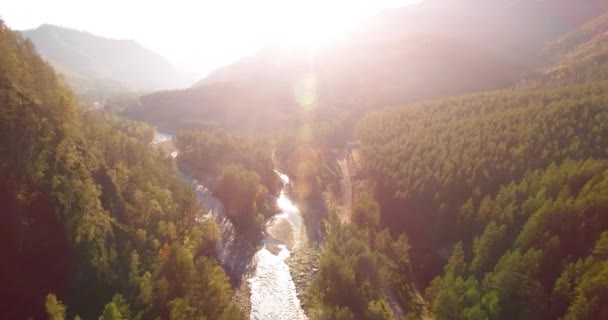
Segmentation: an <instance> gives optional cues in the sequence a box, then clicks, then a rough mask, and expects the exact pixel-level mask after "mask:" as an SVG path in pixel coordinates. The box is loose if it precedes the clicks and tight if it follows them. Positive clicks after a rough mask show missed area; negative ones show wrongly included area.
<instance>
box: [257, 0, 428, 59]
mask: <svg viewBox="0 0 608 320" xmlns="http://www.w3.org/2000/svg"><path fill="white" fill-rule="evenodd" d="M419 2H422V0H392V1H374V0H359V1H357V0H350V1H343V0H334V1H327V0H326V1H321V0H309V1H285V0H283V1H280V2H276V3H275V4H274V9H273V10H266V12H264V13H262V14H261V17H263V19H265V20H266V21H268V22H269V23H272V25H273V27H271V28H268V30H267V31H268V34H270V35H272V36H271V38H272V39H271V40H272V41H273V42H275V43H276V44H278V45H281V46H287V47H305V48H313V47H316V46H318V45H320V44H322V43H324V42H329V41H331V40H333V39H335V38H337V37H340V36H342V35H343V34H344V33H345V32H348V31H349V30H350V29H352V28H353V27H354V26H355V25H356V24H357V23H358V22H360V21H361V20H363V19H365V18H366V17H368V16H370V15H371V14H373V13H375V12H377V11H380V10H382V9H384V8H387V7H399V6H405V5H408V4H414V3H419ZM276 26H280V27H276Z"/></svg>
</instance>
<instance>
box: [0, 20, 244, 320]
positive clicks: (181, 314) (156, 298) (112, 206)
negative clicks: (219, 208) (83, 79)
mask: <svg viewBox="0 0 608 320" xmlns="http://www.w3.org/2000/svg"><path fill="white" fill-rule="evenodd" d="M0 75H1V78H0V106H1V107H0V136H1V137H2V139H3V143H2V144H0V212H2V213H3V215H4V216H3V221H4V222H3V223H2V224H0V237H1V239H2V241H0V246H1V248H2V249H1V251H2V252H3V254H4V257H3V259H2V261H3V262H2V263H1V264H0V277H1V279H0V280H1V282H2V283H3V285H2V288H1V289H0V296H2V297H3V299H4V302H5V303H2V304H0V317H1V318H5V319H44V318H47V316H48V318H50V319H65V318H68V319H74V318H75V316H76V315H79V316H80V317H82V318H83V319H95V318H97V317H99V316H102V318H103V319H154V318H157V317H162V318H168V317H170V318H171V319H193V318H203V317H207V318H209V319H238V318H241V317H242V314H241V313H240V310H239V309H237V308H236V307H235V306H234V305H233V304H232V303H231V287H230V283H229V281H228V278H227V276H226V274H225V273H224V271H223V269H222V268H221V267H220V266H219V265H218V263H217V261H216V260H215V258H214V256H215V252H214V251H215V249H214V248H215V245H214V242H215V241H216V236H217V230H216V229H217V227H216V226H215V224H214V223H212V222H209V221H205V222H200V219H197V216H198V215H200V214H201V211H202V210H203V209H202V208H200V207H199V205H198V202H197V201H196V197H195V196H194V193H193V192H192V189H191V188H190V187H189V186H188V185H186V184H184V183H183V182H182V181H181V179H180V177H179V176H178V175H177V171H176V169H175V164H174V162H173V159H171V158H167V157H165V156H164V155H162V154H161V153H160V151H158V150H157V149H155V148H153V147H152V146H150V142H151V141H152V136H153V133H154V132H153V130H152V129H150V128H149V127H147V126H145V125H142V124H137V123H133V122H129V121H125V120H120V119H116V118H112V117H107V116H95V115H93V114H84V113H83V112H82V111H81V109H80V107H79V106H78V105H77V103H76V100H75V98H74V96H73V95H72V94H71V92H70V91H69V90H68V89H67V88H66V87H65V85H64V84H62V83H61V82H60V81H59V80H58V78H57V77H56V74H55V71H53V69H52V68H51V67H50V66H49V65H48V64H47V63H45V62H44V61H43V60H42V59H41V58H40V57H39V56H38V55H37V54H36V52H35V50H34V46H33V44H32V42H31V41H29V40H24V39H23V38H22V36H21V35H20V34H19V33H18V32H15V31H11V30H10V29H8V28H7V27H6V26H5V25H4V23H3V22H1V21H0ZM77 318H79V317H77Z"/></svg>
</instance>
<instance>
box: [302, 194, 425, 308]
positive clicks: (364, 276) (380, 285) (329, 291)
mask: <svg viewBox="0 0 608 320" xmlns="http://www.w3.org/2000/svg"><path fill="white" fill-rule="evenodd" d="M358 201H359V203H361V204H362V206H361V207H360V208H359V210H361V211H362V212H361V214H362V215H363V216H369V215H371V214H373V212H363V211H374V210H377V203H376V202H375V200H373V198H371V197H370V194H369V193H364V194H363V195H362V199H360V200H358ZM363 204H365V205H363ZM376 214H377V212H376ZM326 233H327V235H326V240H325V251H324V252H323V255H322V256H321V265H320V269H319V272H318V274H317V276H316V279H315V282H314V284H313V287H312V289H311V292H309V296H310V299H311V301H312V302H313V303H312V307H311V312H312V317H313V318H314V319H386V320H389V319H394V314H393V310H392V309H391V308H390V307H389V305H388V302H387V301H386V300H385V299H386V298H387V294H390V293H391V292H392V293H394V294H395V296H396V297H397V299H398V300H399V303H400V304H401V305H402V306H405V307H406V309H407V310H406V311H409V312H411V313H412V314H419V312H420V310H419V309H418V306H417V305H416V290H415V287H414V285H413V282H412V277H411V267H410V260H409V255H408V251H409V244H408V242H407V239H406V238H405V237H404V236H401V237H399V238H397V239H393V238H392V237H391V236H390V235H389V233H388V231H387V230H382V231H380V230H379V229H378V228H377V225H376V226H375V227H374V225H369V224H366V225H365V226H363V227H361V228H360V227H359V226H357V225H356V224H341V223H340V222H339V220H338V217H337V216H336V215H335V213H331V214H330V217H329V220H328V221H326Z"/></svg>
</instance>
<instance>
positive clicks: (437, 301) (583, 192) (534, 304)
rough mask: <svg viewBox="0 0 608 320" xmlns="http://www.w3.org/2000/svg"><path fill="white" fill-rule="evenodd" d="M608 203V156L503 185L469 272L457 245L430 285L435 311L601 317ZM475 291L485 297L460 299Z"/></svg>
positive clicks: (506, 316)
mask: <svg viewBox="0 0 608 320" xmlns="http://www.w3.org/2000/svg"><path fill="white" fill-rule="evenodd" d="M607 201H608V162H607V161H599V160H587V161H578V162H574V161H566V162H565V163H564V164H562V165H560V166H555V165H551V166H549V167H548V168H547V169H545V170H537V171H533V172H530V173H528V174H526V175H525V177H524V178H523V179H522V180H521V181H519V182H518V183H510V184H509V185H506V186H503V187H501V188H500V191H499V192H498V193H497V195H496V196H495V197H494V198H493V199H488V200H487V206H489V207H491V208H492V210H491V211H490V212H489V213H485V214H484V218H483V220H484V221H490V223H489V224H488V225H487V227H486V229H485V231H484V232H483V233H482V234H481V235H480V236H479V237H477V238H476V239H475V241H474V242H473V248H472V252H473V257H472V262H471V265H470V268H469V269H468V270H470V271H464V272H463V271H462V270H464V268H462V267H457V266H460V265H462V263H466V261H467V259H466V257H465V256H464V254H463V253H464V252H463V251H462V247H461V246H457V247H456V249H455V250H454V253H453V255H452V257H451V258H450V260H449V263H448V264H447V265H446V267H445V272H444V274H443V276H441V277H438V278H436V279H435V280H434V281H433V282H432V283H431V285H430V287H429V288H428V289H427V299H428V300H429V301H430V302H431V303H432V306H433V312H434V313H435V314H436V315H437V317H438V318H440V319H452V318H451V317H450V316H449V314H450V312H459V313H460V312H465V311H467V310H477V311H476V312H478V311H479V312H483V313H480V315H483V316H484V317H485V318H486V319H539V318H545V317H547V316H548V315H550V317H551V318H562V317H563V318H564V319H602V318H603V317H604V316H605V312H606V309H605V307H604V306H603V304H602V303H601V301H605V299H606V297H605V293H604V292H605V291H606V288H607V287H608V283H606V282H605V281H604V278H605V274H604V273H605V271H606V270H607V269H606V267H607V265H606V264H605V261H606V257H607V255H606V252H607V251H608V250H606V247H607V243H608V233H607V232H606V231H605V230H607V229H608V219H606V217H604V214H603V213H604V212H605V210H606V208H608V202H607ZM480 210H481V209H480ZM478 214H479V212H478ZM509 248H512V249H510V250H509ZM499 257H500V258H499ZM456 270H459V271H456ZM465 279H466V280H465ZM473 292H476V293H475V295H476V296H477V297H478V298H475V299H472V300H466V301H465V300H461V298H460V297H464V296H466V294H469V293H473ZM461 318H462V319H468V318H469V315H467V314H464V313H462V315H461Z"/></svg>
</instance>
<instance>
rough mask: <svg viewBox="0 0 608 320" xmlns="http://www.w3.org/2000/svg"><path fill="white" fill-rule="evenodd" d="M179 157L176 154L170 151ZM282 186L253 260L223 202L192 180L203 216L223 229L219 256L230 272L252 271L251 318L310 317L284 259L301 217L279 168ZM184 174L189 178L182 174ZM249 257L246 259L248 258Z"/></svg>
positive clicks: (294, 243) (160, 139)
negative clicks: (303, 306)
mask: <svg viewBox="0 0 608 320" xmlns="http://www.w3.org/2000/svg"><path fill="white" fill-rule="evenodd" d="M172 138H173V137H172V136H170V135H168V134H167V133H161V134H158V133H157V136H156V137H155V140H154V143H155V144H159V143H166V142H167V141H169V140H171V139H172ZM171 156H173V157H175V156H177V153H174V154H171ZM276 173H277V174H278V175H279V177H280V178H281V181H282V183H283V187H282V189H281V193H280V195H279V198H277V201H276V205H277V207H278V208H279V210H280V212H279V214H277V215H276V216H275V217H274V218H272V219H271V221H269V222H268V223H267V225H266V237H265V239H264V241H263V243H262V247H261V249H259V250H258V251H257V252H256V253H255V255H254V256H253V257H252V258H251V260H250V261H243V260H244V259H243V257H246V256H247V254H246V253H245V252H243V247H242V246H239V245H238V243H236V239H237V237H236V235H235V230H234V228H233V226H232V223H231V222H230V221H229V220H228V219H227V218H226V216H225V215H224V207H223V205H222V203H221V202H220V201H219V200H218V199H217V198H215V197H214V196H213V194H212V193H211V191H210V190H209V189H208V188H206V187H205V186H203V185H202V184H199V183H198V182H197V181H196V180H194V181H192V180H191V181H192V185H193V187H194V188H195V191H196V195H197V199H198V200H199V202H200V203H201V204H202V205H203V206H204V207H205V208H206V209H207V210H208V213H207V214H206V215H205V216H204V217H202V218H203V219H204V218H213V219H215V221H216V222H217V224H218V226H219V228H220V230H221V235H220V240H219V242H218V247H217V251H218V258H219V260H220V262H221V263H222V265H223V266H224V267H225V268H226V269H227V270H228V271H229V272H231V270H238V269H239V268H245V266H246V267H247V268H248V269H250V270H252V271H251V272H245V273H243V279H242V280H243V281H247V282H248V283H249V285H250V289H251V295H250V302H251V314H250V318H251V319H252V320H283V319H285V320H300V319H307V317H306V315H305V313H304V310H303V309H302V307H301V305H300V300H299V299H298V296H297V293H296V286H295V283H294V281H293V278H292V276H291V272H290V270H289V267H288V265H287V264H286V262H285V260H286V259H287V258H288V257H289V256H290V254H291V251H292V250H294V249H295V248H297V247H298V246H299V245H300V243H301V242H302V236H303V233H302V217H301V215H300V210H299V209H298V208H297V207H296V206H295V205H294V204H293V202H292V201H291V199H290V198H289V196H288V191H289V188H291V181H290V179H289V177H288V176H287V175H285V174H282V173H280V172H278V171H276ZM182 175H184V177H187V176H186V175H185V174H184V173H182ZM245 260H247V259H245Z"/></svg>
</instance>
